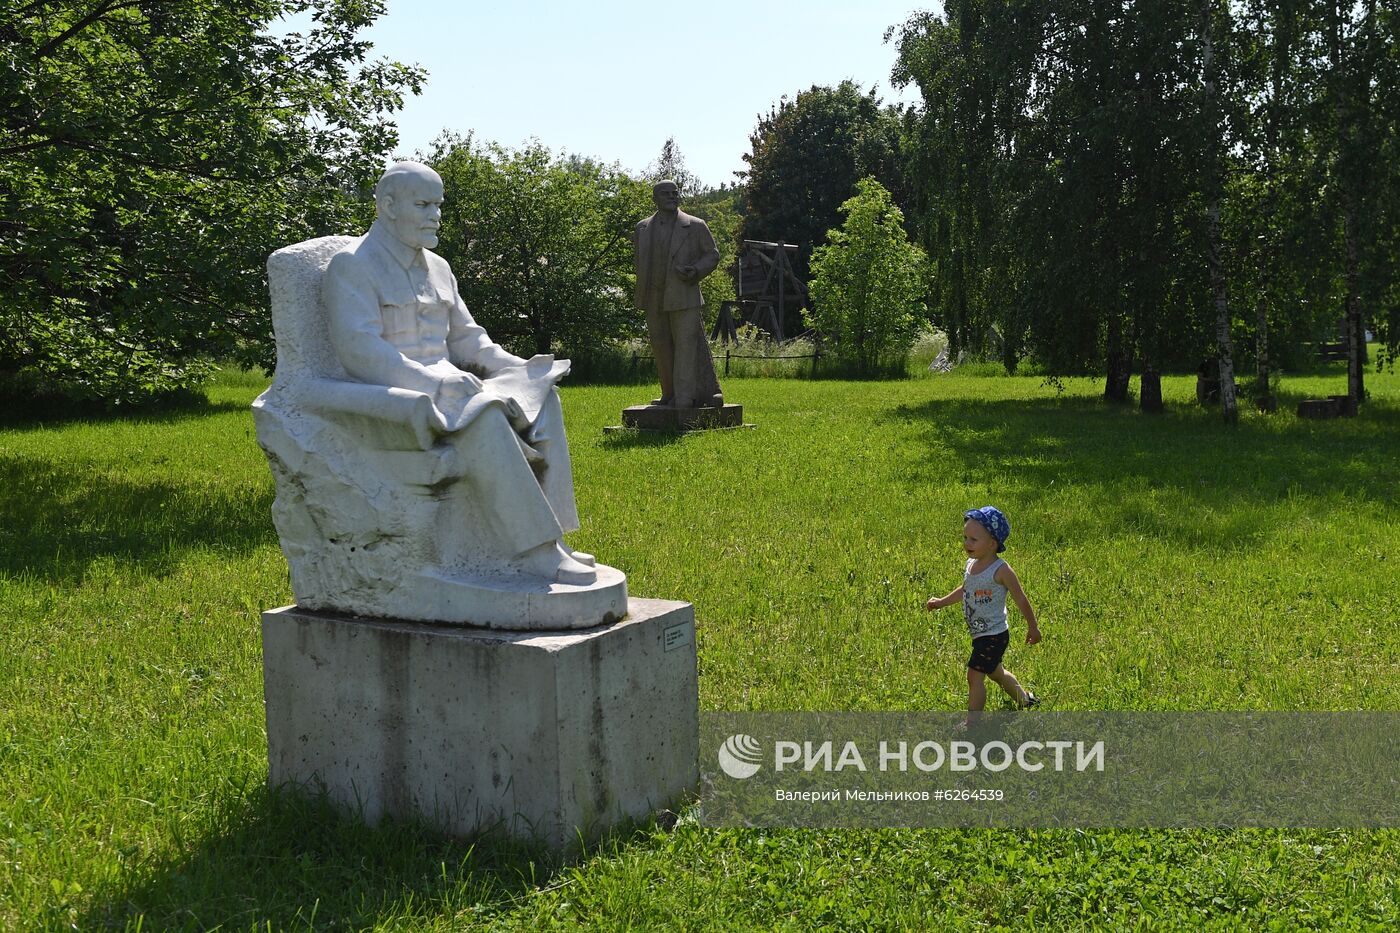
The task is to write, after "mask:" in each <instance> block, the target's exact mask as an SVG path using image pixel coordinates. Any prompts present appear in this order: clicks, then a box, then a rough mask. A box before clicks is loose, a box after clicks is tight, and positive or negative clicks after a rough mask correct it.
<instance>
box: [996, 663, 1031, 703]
mask: <svg viewBox="0 0 1400 933" xmlns="http://www.w3.org/2000/svg"><path fill="white" fill-rule="evenodd" d="M987 676H989V677H991V678H992V680H994V681H996V683H997V686H999V687H1001V689H1003V690H1005V691H1006V693H1007V695H1008V696H1010V697H1011V699H1013V700H1015V701H1016V705H1017V706H1025V705H1026V704H1027V703H1029V702H1030V694H1029V693H1027V692H1026V688H1025V687H1022V686H1021V682H1020V681H1018V680H1017V679H1016V675H1015V674H1013V673H1011V672H1010V671H1008V670H1007V669H1006V668H1005V667H1003V666H1001V665H1000V664H998V665H997V669H996V670H994V671H992V672H991V673H990V674H988V675H987Z"/></svg>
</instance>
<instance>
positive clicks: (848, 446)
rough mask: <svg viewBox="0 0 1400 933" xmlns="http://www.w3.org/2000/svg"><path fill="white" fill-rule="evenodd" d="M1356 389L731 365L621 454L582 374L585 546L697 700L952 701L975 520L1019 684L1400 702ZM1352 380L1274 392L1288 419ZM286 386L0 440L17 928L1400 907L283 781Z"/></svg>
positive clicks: (1186, 853)
mask: <svg viewBox="0 0 1400 933" xmlns="http://www.w3.org/2000/svg"><path fill="white" fill-rule="evenodd" d="M1368 378H1369V386H1370V388H1371V391H1372V393H1373V399H1372V401H1371V402H1370V403H1369V404H1368V405H1367V406H1366V407H1365V408H1364V409H1363V411H1362V414H1361V416H1360V417H1358V418H1355V419H1346V420H1336V421H1328V422H1305V421H1299V420H1298V419H1297V418H1295V417H1294V416H1293V415H1292V414H1291V411H1285V412H1283V413H1280V414H1277V415H1274V416H1262V415H1258V414H1255V413H1252V412H1250V413H1246V414H1245V415H1244V417H1243V419H1242V422H1241V423H1240V424H1239V425H1238V426H1236V427H1234V428H1230V427H1226V426H1225V425H1223V424H1221V423H1220V421H1219V418H1218V415H1216V414H1215V413H1214V412H1208V411H1205V410H1202V409H1199V408H1197V407H1196V406H1195V405H1194V403H1193V402H1192V397H1193V389H1194V379H1191V380H1188V379H1187V378H1184V377H1177V378H1169V379H1167V380H1166V384H1165V389H1166V394H1167V398H1168V404H1169V409H1170V410H1169V411H1168V413H1167V414H1165V415H1163V416H1144V415H1140V414H1138V413H1137V412H1136V411H1135V410H1134V409H1132V408H1115V407H1111V406H1107V405H1105V404H1104V403H1102V402H1101V401H1100V400H1099V399H1098V393H1099V390H1100V383H1099V382H1098V381H1090V380H1070V381H1068V382H1067V383H1066V384H1065V391H1064V392H1063V393H1059V392H1057V391H1056V390H1055V389H1054V388H1052V387H1049V386H1047V385H1045V384H1043V383H1042V381H1041V380H1040V379H1039V378H1036V377H1026V378H1006V377H1001V378H994V377H989V376H977V375H959V374H951V375H945V376H938V377H931V378H922V379H913V380H909V381H903V382H875V383H857V382H835V381H818V382H812V381H803V380H778V379H773V380H763V379H750V380H742V379H731V380H728V381H727V382H726V383H725V390H726V395H727V397H728V398H729V399H730V400H732V401H737V402H741V403H743V404H744V406H745V414H746V417H747V420H749V421H751V422H753V423H754V424H756V425H757V427H755V428H753V429H751V430H734V431H725V432H714V433H709V434H705V435H696V436H688V437H684V438H671V437H661V438H655V437H646V436H638V435H635V434H632V435H629V434H613V435H604V434H603V432H602V428H603V426H604V425H608V424H613V423H616V422H617V421H618V420H619V412H620V409H621V408H622V407H623V406H625V405H628V404H636V403H638V402H640V401H644V400H645V399H646V398H648V397H649V393H650V391H651V390H650V389H649V388H648V387H621V388H613V387H582V388H579V387H571V388H567V389H566V390H565V398H564V405H565V412H566V416H567V418H568V421H569V429H570V439H571V445H572V450H573V455H574V467H575V479H576V483H577V487H578V493H579V501H580V511H581V512H582V515H583V522H584V528H583V529H582V531H580V532H578V533H577V534H576V535H575V536H574V538H573V543H574V544H575V545H577V546H579V547H581V548H583V549H584V550H587V551H591V552H594V553H596V554H597V555H598V556H599V558H600V559H601V560H603V561H604V562H606V563H609V564H613V565H615V566H617V567H620V568H622V569H623V570H624V571H625V572H626V573H627V574H628V577H629V586H630V589H631V592H632V593H633V594H635V595H639V596H651V597H667V598H674V599H685V600H688V601H690V602H692V603H694V604H695V610H696V616H697V620H698V644H699V655H700V703H701V707H702V709H727V710H748V709H755V710H800V709H819V710H828V709H830V710H842V709H853V710H924V709H937V710H951V709H958V708H961V707H962V706H963V704H964V703H965V692H966V682H965V677H964V674H963V663H964V659H965V657H966V645H967V642H966V637H967V636H966V634H965V631H964V630H963V628H962V625H961V621H960V618H959V616H958V614H957V613H956V612H955V611H953V610H945V611H944V612H942V613H939V614H937V615H931V614H928V613H925V612H924V611H923V610H922V604H923V601H924V599H926V598H927V597H928V596H929V595H930V594H932V593H939V594H942V593H946V592H947V591H949V590H951V589H952V588H953V587H954V586H956V585H957V584H958V583H959V582H960V573H961V567H962V563H963V556H962V554H961V550H960V529H961V524H962V520H961V515H962V512H963V510H964V509H966V508H968V507H974V506H980V505H984V504H989V503H990V504H995V505H998V506H999V507H1001V508H1002V509H1003V510H1004V511H1006V513H1007V514H1008V515H1009V517H1010V519H1011V523H1012V537H1011V540H1010V546H1009V549H1008V551H1007V554H1006V556H1007V558H1008V559H1009V560H1010V561H1011V563H1012V564H1013V566H1015V568H1016V570H1017V571H1018V573H1019V574H1020V576H1021V579H1022V581H1023V583H1024V584H1025V587H1026V590H1027V593H1028V594H1029V596H1030V598H1031V600H1032V601H1033V602H1034V603H1035V605H1036V607H1037V608H1038V610H1039V612H1040V615H1041V620H1042V629H1043V631H1044V634H1045V641H1044V642H1043V643H1042V644H1041V645H1039V646H1036V647H1034V648H1027V647H1026V646H1025V645H1023V644H1021V643H1020V638H1019V637H1014V638H1013V640H1012V647H1011V650H1010V651H1009V652H1008V655H1007V662H1006V663H1007V665H1008V666H1009V667H1011V668H1012V669H1013V670H1014V671H1016V673H1017V674H1018V676H1020V678H1021V679H1022V681H1023V682H1024V683H1026V684H1027V685H1028V686H1030V687H1031V688H1032V689H1034V690H1036V691H1037V692H1038V693H1040V694H1041V695H1042V696H1043V697H1044V698H1045V699H1046V702H1047V705H1048V706H1049V707H1051V708H1054V709H1070V710H1100V709H1140V710H1163V709H1189V710H1201V709H1228V710H1239V709H1305V710H1353V709H1391V710H1394V709H1400V628H1397V620H1400V585H1397V582H1398V581H1400V572H1397V570H1400V495H1397V494H1398V493H1400V377H1397V376H1395V375H1393V374H1379V375H1377V374H1375V373H1368ZM1343 384H1344V377H1343V376H1342V375H1341V373H1340V370H1336V371H1333V372H1330V373H1328V374H1325V375H1317V376H1310V377H1306V378H1304V377H1294V378H1289V379H1286V380H1285V382H1284V392H1285V397H1284V399H1283V405H1284V407H1285V408H1287V409H1290V410H1291V408H1292V407H1293V405H1294V404H1296V402H1297V400H1298V399H1299V398H1302V397H1307V396H1312V395H1320V394H1330V393H1335V392H1340V391H1342V390H1343ZM262 385H263V381H262V380H260V379H257V378H254V377H252V376H245V375H239V374H236V373H235V374H224V375H222V376H221V377H220V379H219V380H218V382H217V383H216V384H215V385H214V387H213V389H212V391H211V406H210V407H209V408H208V409H207V410H202V411H198V412H194V413H180V414H172V415H162V416H151V417H133V418H118V419H109V420H102V421H93V422H67V423H55V424H51V425H37V426H36V425H30V426H23V427H12V428H7V429H0V476H3V480H4V485H3V487H2V488H0V510H2V511H0V613H3V615H2V616H0V618H3V623H0V929H45V928H52V929H59V928H76V929H82V930H86V929H93V928H116V929H138V928H139V929H143V930H165V929H172V928H176V929H178V928H191V929H209V928H219V929H223V930H253V929H263V930H265V929H269V928H270V929H274V930H280V929H309V928H327V929H363V928H370V929H386V930H387V929H394V930H448V929H469V928H473V929H474V928H480V927H498V928H506V929H539V928H549V927H560V928H569V927H599V928H603V929H628V928H632V929H650V928H657V927H669V928H677V929H746V928H786V929H810V928H824V929H848V930H864V929H872V928H874V929H882V928H894V929H898V928H909V929H931V928H1001V927H1015V928H1026V929H1046V930H1059V929H1067V928H1069V929H1072V928H1083V927H1102V928H1106V929H1121V928H1144V929H1159V928H1160V929H1184V930H1185V929H1189V930H1195V929H1202V928H1219V929H1250V930H1254V929H1279V930H1291V929H1298V928H1309V927H1311V928H1326V929H1339V928H1340V929H1391V928H1395V927H1396V926H1397V925H1400V830H1387V831H1353V830H1337V831H1319V830H1307V831H1300V830H1269V831H1263V830H1238V831H1228V830H1214V831H1151V832H1144V831H1095V832H1082V831H1072V830H1057V831H985V830H976V831H973V830H968V831H946V830H940V831H915V830H898V829H887V830H869V831H829V832H816V831H762V830H749V831H714V830H708V829H704V828H702V827H700V826H698V825H696V823H695V821H694V819H693V816H691V815H689V814H683V815H682V818H681V820H680V822H679V824H678V825H677V826H676V827H675V828H674V829H671V830H664V829H661V828H657V827H649V828H647V827H644V828H642V829H640V830H638V831H637V832H635V833H632V834H628V835H619V836H618V837H616V838H614V839H611V840H609V841H608V842H606V843H605V844H603V845H602V846H600V847H599V848H598V849H597V850H594V851H590V852H588V853H586V854H585V855H584V856H583V857H582V858H581V859H580V860H579V861H577V862H574V863H571V864H568V865H564V866H558V865H553V864H551V863H550V862H549V861H548V860H546V859H542V858H540V857H539V856H538V855H537V854H534V853H531V852H529V851H527V850H522V849H518V848H514V847H511V846H507V845H503V844H500V843H498V842H492V841H489V840H488V841H483V842H480V843H478V844H475V845H473V844H471V843H467V842H458V841H451V840H443V839H439V838H435V837H433V836H432V835H430V834H428V833H425V832H423V831H422V830H420V829H418V828H415V827H413V826H404V825H394V826H386V827H382V828H380V829H376V830H370V829H366V828H364V827H361V826H358V825H357V824H356V823H355V822H354V821H352V820H347V819H341V818H339V817H337V816H336V815H335V814H334V813H332V812H328V811H327V810H325V809H323V808H320V807H318V806H316V805H315V804H314V803H309V802H303V801H300V800H297V799H294V798H287V797H284V796H282V795H277V794H271V793H269V792H268V790H267V789H266V787H265V784H264V781H265V778H266V770H267V764H266V744H265V738H264V728H263V719H262V716H263V711H262V680H261V668H260V664H261V656H260V645H259V636H258V613H259V612H260V611H261V610H263V609H266V608H271V607H275V606H280V605H284V604H286V603H288V602H290V600H291V595H290V588H289V586H288V583H287V576H286V564H285V562H284V560H283V558H282V555H281V553H280V551H279V550H278V547H277V539H276V535H275V532H274V530H273V527H272V522H271V518H270V513H269V509H270V505H271V501H272V483H271V477H270V474H269V472H268V469H267V465H266V462H265V461H264V458H263V455H262V453H261V451H260V450H259V449H258V447H257V444H256V442H255V440H254V436H253V423H252V418H251V416H250V414H249V412H248V407H247V406H248V403H249V402H250V401H251V400H252V398H253V397H254V395H255V394H256V393H257V391H259V390H260V388H261V386H262ZM1021 631H1023V630H1022V629H1021V627H1020V620H1019V618H1017V617H1015V616H1014V615H1013V633H1014V634H1016V635H1019V633H1020V632H1021ZM995 702H1000V701H999V700H995V701H994V703H995ZM1317 766H1318V767H1325V766H1326V765H1325V763H1321V762H1319V763H1317Z"/></svg>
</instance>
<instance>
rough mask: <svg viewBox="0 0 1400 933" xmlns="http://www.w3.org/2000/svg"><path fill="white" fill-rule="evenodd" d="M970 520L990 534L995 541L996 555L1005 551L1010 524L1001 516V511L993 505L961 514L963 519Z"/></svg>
mask: <svg viewBox="0 0 1400 933" xmlns="http://www.w3.org/2000/svg"><path fill="white" fill-rule="evenodd" d="M969 518H970V519H972V520H973V521H974V522H976V523H977V524H979V525H981V526H982V527H983V528H985V529H987V530H988V531H989V532H991V534H992V537H993V538H996V539H997V553H998V554H1000V553H1001V552H1002V551H1004V550H1006V539H1007V538H1009V537H1011V522H1010V521H1008V520H1007V518H1006V516H1005V515H1003V514H1002V512H1001V509H999V508H997V507H996V506H994V505H984V506H982V507H981V508H980V509H968V510H967V511H966V512H964V513H963V519H964V520H966V519H969Z"/></svg>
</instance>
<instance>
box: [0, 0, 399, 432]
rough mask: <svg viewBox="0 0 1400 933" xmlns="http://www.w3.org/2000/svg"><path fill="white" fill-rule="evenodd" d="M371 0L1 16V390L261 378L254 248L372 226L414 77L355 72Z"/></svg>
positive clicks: (83, 397)
mask: <svg viewBox="0 0 1400 933" xmlns="http://www.w3.org/2000/svg"><path fill="white" fill-rule="evenodd" d="M383 6H384V4H383V3H382V2H376V0H363V2H353V3H350V2H343V0H217V2H216V0H164V2H160V3H148V2H135V0H69V2H48V0H0V24H3V25H0V100H2V101H3V106H2V107H0V393H3V394H7V395H11V396H16V395H19V396H27V397H28V396H34V395H52V396H61V397H66V398H69V399H74V400H80V401H87V402H101V403H106V404H109V405H111V404H122V403H129V402H137V401H140V400H142V399H146V398H150V397H152V396H153V395H158V394H160V393H163V392H166V391H170V390H173V389H180V388H184V387H188V386H191V385H192V384H194V383H195V381H196V380H197V379H198V378H199V376H200V374H201V372H202V370H203V367H204V365H205V363H204V361H205V360H207V359H209V358H210V357H216V356H223V357H228V356H230V355H231V356H234V357H236V358H237V359H239V360H240V361H242V362H244V363H249V364H252V363H263V364H269V365H270V363H271V361H272V359H273V347H272V339H271V326H270V321H269V317H268V309H267V290H266V277H265V272H264V263H265V261H266V258H267V254H268V253H269V252H271V251H272V250H273V249H275V248H277V247H279V246H282V245H285V244H287V243H289V242H294V241H296V240H300V239H303V238H305V237H308V236H313V235H316V234H324V233H332V232H345V231H346V230H348V229H353V228H354V227H356V226H358V225H360V224H363V223H364V222H365V221H366V220H367V217H366V210H367V205H368V203H369V202H368V200H367V198H365V197H364V196H363V195H365V194H366V193H367V192H368V189H369V186H370V185H371V184H372V183H373V180H374V177H375V176H376V175H377V173H378V171H379V170H380V169H381V167H382V165H383V159H384V156H385V155H386V154H387V153H388V152H389V150H390V149H391V147H392V146H393V145H394V142H395V138H396V137H395V130H394V126H393V124H392V122H390V118H391V116H392V114H393V112H394V111H395V110H396V109H397V108H398V107H399V106H400V105H401V104H402V95H403V93H404V92H405V91H406V90H411V91H413V92H414V93H416V92H417V91H418V89H419V87H420V84H421V81H422V79H423V74H422V72H421V71H419V70H418V69H415V68H409V67H405V66H402V65H399V64H394V63H388V62H382V61H381V62H372V63H366V60H365V59H366V55H367V52H368V50H369V43H368V42H367V41H365V40H363V39H361V38H359V34H360V32H361V31H362V30H363V29H364V28H365V27H366V26H368V25H369V24H370V23H371V22H372V21H373V20H374V19H375V18H376V17H377V16H378V15H380V14H381V13H382V12H383ZM301 12H310V14H311V15H312V22H311V26H310V28H309V29H308V30H307V31H305V32H304V33H291V34H288V35H284V36H274V35H272V34H271V33H270V32H269V27H270V26H272V25H273V24H275V23H277V22H278V21H279V18H281V17H283V16H285V15H288V14H293V13H301Z"/></svg>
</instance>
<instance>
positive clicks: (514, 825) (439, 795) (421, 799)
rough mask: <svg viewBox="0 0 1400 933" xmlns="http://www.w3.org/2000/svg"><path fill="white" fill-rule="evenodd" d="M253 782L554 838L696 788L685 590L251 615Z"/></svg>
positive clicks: (590, 829)
mask: <svg viewBox="0 0 1400 933" xmlns="http://www.w3.org/2000/svg"><path fill="white" fill-rule="evenodd" d="M262 631H263V676H264V693H265V697H266V702H267V745H268V759H269V780H270V782H271V783H272V784H273V785H274V786H278V785H282V784H294V785H301V786H304V787H306V788H307V789H310V790H320V789H324V790H325V791H326V792H327V794H328V795H329V796H330V798H331V799H332V800H335V801H337V802H340V803H342V804H345V805H347V806H348V807H350V808H353V809H355V810H356V811H357V812H360V813H361V814H362V815H363V817H364V819H366V820H367V821H368V822H370V823H375V822H378V821H379V820H381V819H382V818H383V817H385V816H394V817H407V818H414V819H421V820H424V821H426V822H428V823H429V824H431V825H433V826H436V827H438V828H440V829H442V830H443V831H445V832H448V833H452V834H455V835H466V834H470V833H473V832H476V831H479V830H486V829H493V828H497V829H501V830H504V831H505V832H506V833H508V834H510V835H512V836H516V837H523V838H529V839H536V840H540V841H543V842H545V843H547V844H549V845H550V846H552V847H554V848H556V849H564V848H568V847H570V846H571V845H572V844H574V843H576V842H577V839H578V835H579V834H580V833H582V835H583V837H584V838H591V837H595V836H596V835H597V834H599V833H600V832H601V831H603V830H605V829H607V828H608V827H609V826H611V825H613V824H616V823H618V822H622V821H626V820H630V819H643V818H645V817H647V816H648V815H649V814H651V813H654V812H655V811H657V810H659V809H662V808H665V807H667V806H669V805H671V804H673V803H675V802H677V800H678V799H679V798H680V797H681V796H682V795H684V794H685V793H686V792H687V791H691V790H693V789H694V788H695V786H696V783H697V781H698V778H699V774H698V753H699V746H698V742H699V712H698V705H699V701H698V691H697V682H696V661H695V658H696V656H695V617H694V612H693V610H692V608H691V606H690V604H689V603H683V602H672V601H664V600H652V599H630V600H628V614H627V617H626V618H624V619H623V620H622V621H621V622H617V623H614V624H611V625H606V626H600V627H598V628H593V629H586V630H577V631H568V632H562V631H561V632H500V631H487V630H479V629H464V628H461V627H457V626H452V627H449V626H440V625H432V624H427V623H418V622H395V621H384V620H369V619H356V618H350V617H346V616H339V615H333V614H328V613H319V612H309V611H303V610H299V609H298V608H297V607H295V606H288V607H285V608H282V609H274V610H271V611H269V612H265V613H263V617H262Z"/></svg>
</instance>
